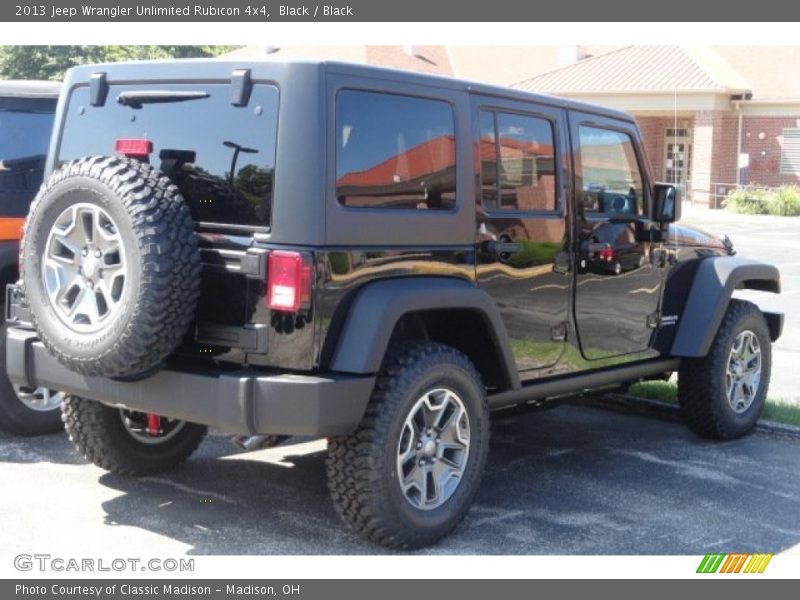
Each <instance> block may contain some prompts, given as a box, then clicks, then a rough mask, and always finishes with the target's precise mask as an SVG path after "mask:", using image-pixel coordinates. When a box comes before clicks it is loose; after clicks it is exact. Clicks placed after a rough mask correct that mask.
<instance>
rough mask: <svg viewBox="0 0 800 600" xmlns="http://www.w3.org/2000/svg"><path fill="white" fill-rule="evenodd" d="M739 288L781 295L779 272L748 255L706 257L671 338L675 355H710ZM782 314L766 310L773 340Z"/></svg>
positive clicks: (699, 268)
mask: <svg viewBox="0 0 800 600" xmlns="http://www.w3.org/2000/svg"><path fill="white" fill-rule="evenodd" d="M736 289H751V290H762V291H765V292H773V293H775V294H779V293H780V291H781V280H780V273H779V272H778V269H777V267H775V266H773V265H768V264H766V263H762V262H758V261H755V260H751V259H748V258H739V257H734V256H714V257H708V258H705V259H703V260H702V262H701V263H700V265H699V266H698V267H697V271H696V273H695V275H694V281H693V282H692V287H691V289H690V290H689V295H688V297H687V299H686V304H685V306H684V309H683V314H682V315H681V317H680V321H679V323H678V331H677V332H676V334H675V339H674V340H673V341H672V348H671V351H670V354H671V355H672V356H679V357H698V356H705V355H706V354H708V351H709V349H710V348H711V344H712V343H713V341H714V337H715V336H716V335H717V331H718V330H719V326H720V323H722V318H723V317H724V316H725V311H726V310H727V309H728V303H729V302H730V300H731V297H732V296H733V291H734V290H736ZM782 316H783V315H779V314H776V313H765V317H766V319H767V323H768V325H769V327H770V336H771V337H772V339H773V340H775V339H777V337H778V336H779V335H780V323H782ZM776 317H777V318H776Z"/></svg>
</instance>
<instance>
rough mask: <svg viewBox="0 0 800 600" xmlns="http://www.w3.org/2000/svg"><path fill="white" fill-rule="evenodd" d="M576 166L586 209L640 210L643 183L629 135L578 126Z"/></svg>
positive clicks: (637, 212)
mask: <svg viewBox="0 0 800 600" xmlns="http://www.w3.org/2000/svg"><path fill="white" fill-rule="evenodd" d="M575 167H576V172H577V175H578V182H577V189H578V190H579V191H582V196H583V210H584V211H585V212H587V213H593V212H594V213H611V214H622V215H637V214H641V213H642V207H643V204H644V186H643V182H642V174H641V171H640V170H639V164H638V162H637V161H636V152H635V150H634V144H633V139H632V138H631V136H630V135H628V134H627V133H622V132H619V131H613V130H611V129H600V128H598V127H590V126H585V125H581V126H580V127H579V128H578V151H577V153H576V165H575Z"/></svg>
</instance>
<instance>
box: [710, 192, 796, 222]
mask: <svg viewBox="0 0 800 600" xmlns="http://www.w3.org/2000/svg"><path fill="white" fill-rule="evenodd" d="M725 208H727V209H728V210H730V211H731V212H735V213H741V214H746V215H780V216H798V215H800V188H799V187H797V186H794V185H785V186H782V187H779V188H770V189H764V188H751V187H743V188H739V189H738V190H735V191H733V192H730V193H729V194H728V197H727V198H726V199H725Z"/></svg>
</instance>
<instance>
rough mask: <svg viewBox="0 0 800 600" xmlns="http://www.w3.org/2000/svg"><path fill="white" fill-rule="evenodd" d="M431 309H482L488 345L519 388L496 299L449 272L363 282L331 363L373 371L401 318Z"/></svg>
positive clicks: (345, 370) (341, 368) (345, 368)
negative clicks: (491, 342)
mask: <svg viewBox="0 0 800 600" xmlns="http://www.w3.org/2000/svg"><path fill="white" fill-rule="evenodd" d="M435 309H468V310H474V311H475V312H477V313H478V314H480V315H481V317H482V318H483V319H484V320H485V322H486V325H487V327H488V329H489V331H490V333H491V336H492V338H493V339H492V341H493V343H494V348H492V349H489V351H494V352H495V353H496V355H497V356H498V357H499V359H500V360H501V362H502V368H503V369H504V374H505V378H506V381H507V383H508V385H509V387H510V388H511V389H519V388H520V380H519V374H518V373H517V370H516V363H515V361H514V354H513V353H512V351H511V345H510V344H509V341H508V334H507V332H506V328H505V325H504V324H503V320H502V318H501V317H500V312H499V311H498V309H497V306H496V305H495V303H494V301H493V300H492V299H491V297H490V296H489V294H487V293H486V292H485V291H483V290H481V289H480V288H478V287H477V286H476V285H474V284H473V283H470V282H469V281H466V280H463V279H456V278H451V277H431V276H422V277H403V278H396V279H386V280H382V281H376V282H372V283H367V284H366V285H364V286H363V287H362V288H361V289H360V290H359V291H358V292H357V295H356V297H355V298H354V299H353V302H352V304H351V306H350V309H349V311H348V313H347V316H346V318H345V321H344V325H343V327H342V329H341V331H340V333H339V336H338V339H337V340H336V342H335V343H336V345H335V349H334V351H333V354H332V356H331V360H330V363H329V368H330V369H331V370H332V371H336V372H341V373H359V374H373V373H377V372H378V371H379V370H380V366H381V362H382V361H383V356H384V354H385V353H386V349H387V348H388V346H389V341H390V339H391V337H392V333H393V332H394V329H395V326H396V325H397V322H398V321H399V320H400V318H401V317H403V315H406V314H409V313H413V312H419V311H425V310H435Z"/></svg>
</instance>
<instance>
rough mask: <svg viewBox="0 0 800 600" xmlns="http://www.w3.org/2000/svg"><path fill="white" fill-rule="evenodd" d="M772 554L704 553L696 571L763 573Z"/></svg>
mask: <svg viewBox="0 0 800 600" xmlns="http://www.w3.org/2000/svg"><path fill="white" fill-rule="evenodd" d="M771 560H772V554H706V555H705V556H704V557H703V560H701V561H700V565H699V566H698V567H697V572H698V573H763V572H764V569H766V568H767V565H768V564H769V561H771Z"/></svg>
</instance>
